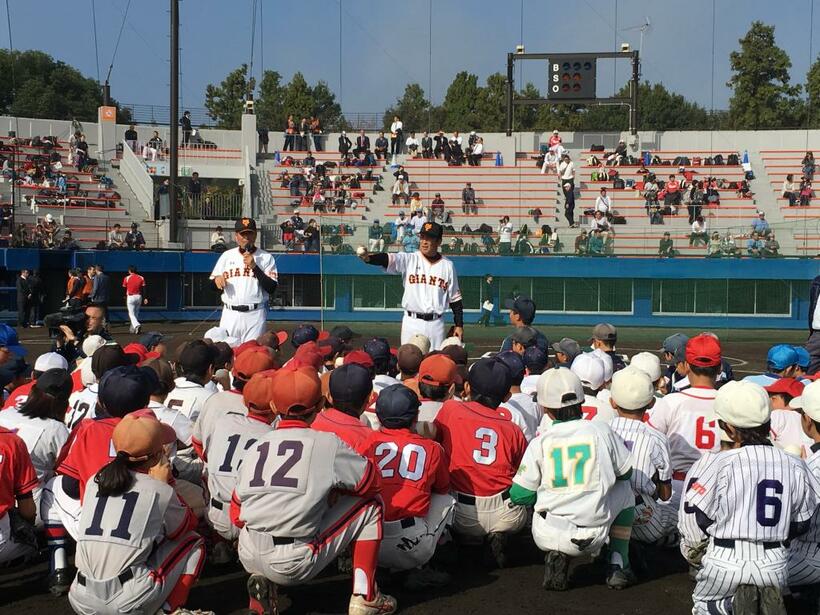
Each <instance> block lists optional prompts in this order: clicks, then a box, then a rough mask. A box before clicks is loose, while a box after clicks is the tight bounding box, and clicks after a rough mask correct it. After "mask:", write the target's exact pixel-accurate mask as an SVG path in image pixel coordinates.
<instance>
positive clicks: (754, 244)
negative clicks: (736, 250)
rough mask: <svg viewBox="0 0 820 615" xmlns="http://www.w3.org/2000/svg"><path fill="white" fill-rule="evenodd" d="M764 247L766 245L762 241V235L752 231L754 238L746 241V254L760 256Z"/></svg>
mask: <svg viewBox="0 0 820 615" xmlns="http://www.w3.org/2000/svg"><path fill="white" fill-rule="evenodd" d="M763 247H764V243H763V241H762V240H761V239H760V234H759V233H758V232H757V231H752V236H751V237H749V239H748V240H747V241H746V253H747V254H748V255H749V256H760V255H761V252H762V251H763Z"/></svg>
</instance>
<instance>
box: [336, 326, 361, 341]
mask: <svg viewBox="0 0 820 615" xmlns="http://www.w3.org/2000/svg"><path fill="white" fill-rule="evenodd" d="M330 335H331V337H336V338H339V339H340V340H342V341H343V342H344V343H345V344H347V343H349V342H350V340H352V339H356V338H358V337H361V334H360V333H356V332H355V331H354V330H353V329H351V328H350V327H348V326H347V325H338V326H336V327H333V329H331V330H330Z"/></svg>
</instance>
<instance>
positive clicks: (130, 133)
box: [125, 124, 139, 152]
mask: <svg viewBox="0 0 820 615" xmlns="http://www.w3.org/2000/svg"><path fill="white" fill-rule="evenodd" d="M138 138H139V137H138V136H137V130H136V128H134V125H133V124H131V125H130V126H129V127H128V130H126V131H125V144H126V145H127V146H128V148H129V149H130V150H131V151H132V152H136V151H137V139H138Z"/></svg>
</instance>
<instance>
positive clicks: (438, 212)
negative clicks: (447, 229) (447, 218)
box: [430, 192, 444, 221]
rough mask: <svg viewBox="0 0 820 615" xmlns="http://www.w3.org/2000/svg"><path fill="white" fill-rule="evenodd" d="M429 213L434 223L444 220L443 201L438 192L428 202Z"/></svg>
mask: <svg viewBox="0 0 820 615" xmlns="http://www.w3.org/2000/svg"><path fill="white" fill-rule="evenodd" d="M430 213H431V214H432V216H433V219H434V220H436V221H439V218H442V219H443V218H444V199H442V198H441V193H440V192H436V196H435V197H433V200H432V201H431V202H430Z"/></svg>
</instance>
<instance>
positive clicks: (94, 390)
mask: <svg viewBox="0 0 820 615" xmlns="http://www.w3.org/2000/svg"><path fill="white" fill-rule="evenodd" d="M99 387H100V385H99V384H97V383H94V384H89V385H88V386H87V387H85V388H84V389H83V390H82V391H77V392H76V393H72V394H71V397H69V398H68V406H69V411H68V412H66V414H65V424H66V426H67V427H68V430H69V431H71V430H72V429H74V427H75V426H76V425H77V423H79V422H80V421H82V420H83V419H93V418H97V416H98V414H97V397H98V395H99V390H100V389H99Z"/></svg>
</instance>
